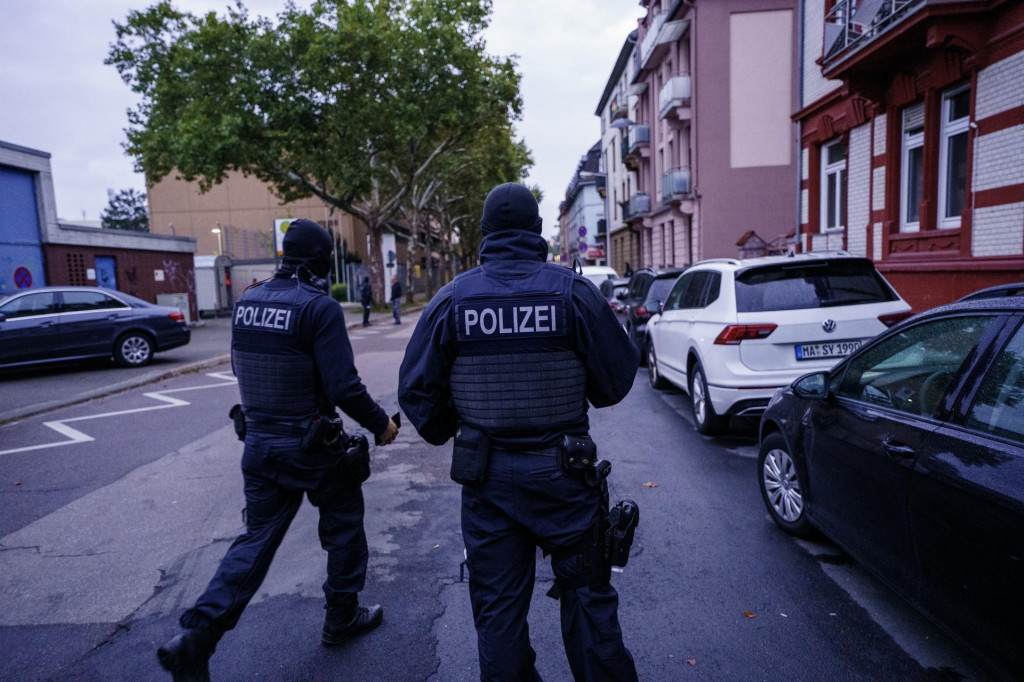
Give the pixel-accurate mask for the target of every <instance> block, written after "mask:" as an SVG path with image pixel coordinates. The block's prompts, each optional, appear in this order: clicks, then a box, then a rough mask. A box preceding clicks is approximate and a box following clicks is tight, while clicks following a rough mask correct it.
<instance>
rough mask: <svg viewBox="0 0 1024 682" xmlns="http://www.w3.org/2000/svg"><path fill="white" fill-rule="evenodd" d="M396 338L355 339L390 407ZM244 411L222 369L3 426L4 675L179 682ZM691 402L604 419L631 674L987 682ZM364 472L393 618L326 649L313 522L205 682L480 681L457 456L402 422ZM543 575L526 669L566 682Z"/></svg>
mask: <svg viewBox="0 0 1024 682" xmlns="http://www.w3.org/2000/svg"><path fill="white" fill-rule="evenodd" d="M406 320H407V322H408V323H407V324H405V325H403V326H401V327H394V326H390V325H384V324H378V325H376V326H374V327H371V328H370V329H368V330H363V329H361V328H359V329H355V330H353V331H352V332H351V337H352V344H353V347H354V349H355V350H356V355H357V366H358V367H359V369H360V373H361V375H362V376H363V379H364V381H365V382H366V384H367V386H368V388H369V389H370V391H371V393H372V394H373V395H374V396H375V397H376V398H377V399H378V401H379V402H381V404H382V405H383V406H384V407H385V409H387V410H389V412H390V411H392V410H394V409H395V407H396V404H397V403H396V399H395V385H396V377H397V370H398V364H399V363H400V361H401V358H402V355H403V352H404V347H405V344H406V342H407V340H408V337H409V335H410V334H411V331H412V327H411V323H412V322H414V321H415V317H414V316H413V317H411V318H410V317H407V318H406ZM350 322H351V320H350ZM237 395H238V394H237V386H236V384H235V383H234V381H233V379H232V377H231V375H230V372H229V371H228V367H227V365H226V364H225V365H221V366H217V367H212V368H207V369H205V370H202V371H199V372H194V373H188V374H182V375H180V376H176V377H173V378H169V379H165V380H162V381H159V382H156V383H151V384H148V385H146V386H142V387H139V388H134V389H130V390H126V391H122V392H120V393H116V394H113V395H107V396H106V397H102V398H98V399H94V400H91V401H88V402H84V403H81V404H78V405H74V406H72V407H68V408H63V409H58V410H54V411H50V412H47V413H46V414H43V415H39V416H36V417H31V418H26V419H22V420H20V421H17V422H14V423H9V424H7V425H4V426H0V651H3V652H4V655H3V656H2V657H0V679H4V680H7V679H10V680H124V679H135V680H161V679H169V676H167V675H166V674H164V673H163V672H162V671H161V670H160V668H159V666H158V665H157V663H156V658H155V649H156V647H157V646H158V645H159V644H161V643H162V642H164V641H165V640H166V639H168V638H169V637H170V636H172V635H173V634H174V633H175V632H176V631H177V625H176V619H177V616H178V614H179V613H180V612H181V610H182V609H183V608H184V607H186V606H187V605H189V604H190V603H191V602H192V600H194V599H195V597H196V596H197V595H198V594H199V593H200V592H201V590H202V588H203V587H204V586H205V584H206V582H207V581H208V580H209V578H210V577H211V576H212V574H213V571H214V569H215V567H216V565H217V563H218V562H219V560H220V557H221V556H223V553H224V551H225V550H226V549H227V545H228V544H229V543H230V541H231V539H233V537H234V536H235V535H236V534H237V533H238V532H239V531H240V530H241V528H242V522H241V516H240V510H241V507H242V504H243V500H242V486H241V475H240V472H239V470H238V460H239V456H240V454H241V445H240V444H239V443H238V441H237V440H236V439H235V436H234V433H233V432H232V430H231V427H230V425H229V424H228V422H227V420H226V410H227V407H228V406H230V405H231V404H232V403H233V402H235V401H236V400H237ZM684 399H685V396H683V395H682V394H679V393H676V392H664V393H659V392H655V391H653V390H651V389H650V388H649V386H648V385H647V378H646V372H645V371H644V370H641V371H640V372H638V374H637V380H636V383H635V385H634V388H633V390H632V392H631V393H630V395H629V396H628V397H627V398H626V400H625V401H623V403H621V404H620V405H617V406H614V407H611V408H605V409H601V410H592V411H591V420H592V423H593V435H594V437H595V439H596V440H597V442H598V445H599V448H600V452H601V454H602V455H603V456H604V457H606V458H608V459H609V460H611V461H612V462H613V467H614V469H613V473H612V477H611V498H612V500H613V502H614V501H616V500H618V499H621V498H624V497H628V498H631V499H634V500H636V501H637V502H638V503H639V505H640V508H641V524H640V527H639V529H638V534H637V541H636V544H635V546H634V552H633V555H632V557H631V559H630V562H629V565H628V566H627V567H626V569H624V571H623V572H622V573H621V574H616V575H614V576H613V583H614V584H615V586H616V588H617V589H618V590H619V593H620V597H621V607H620V619H621V622H622V627H623V632H624V636H625V640H626V644H627V646H629V647H630V649H631V650H632V652H633V655H634V657H635V658H636V662H637V667H638V670H639V671H640V677H641V679H643V680H778V679H792V680H822V679H836V680H877V679H886V680H913V681H917V680H922V681H924V680H964V679H968V680H986V679H989V673H988V672H986V671H985V669H983V668H981V667H979V664H978V663H977V662H976V661H975V659H974V658H973V657H972V656H971V655H970V654H969V653H967V652H965V651H964V650H963V649H962V648H961V647H959V646H958V645H957V644H956V643H954V642H951V641H950V640H948V639H947V638H946V637H945V636H944V635H942V634H941V633H940V632H938V631H937V630H936V629H935V628H934V627H932V626H931V625H930V624H929V623H928V622H927V621H926V620H925V619H924V618H922V617H921V616H920V615H919V614H917V613H916V612H915V611H913V610H912V609H910V608H909V607H907V606H905V605H904V604H903V602H902V601H901V600H899V598H897V597H896V596H895V595H893V594H892V593H891V592H889V591H888V590H887V589H886V588H885V587H884V586H882V585H881V584H879V583H878V582H877V581H875V580H874V579H873V578H871V577H870V576H868V575H867V574H865V572H864V571H863V570H862V569H861V568H860V567H859V566H858V565H857V564H856V563H855V562H853V561H852V560H851V559H850V558H849V557H848V556H847V555H845V554H844V553H843V552H842V551H840V550H839V549H838V548H836V547H835V546H834V545H831V544H830V543H828V542H825V541H820V542H798V541H794V540H793V539H792V538H790V537H788V536H786V535H784V534H783V533H781V532H780V531H779V530H778V529H776V528H775V527H774V525H772V524H771V522H770V520H769V519H768V517H767V514H766V512H765V510H764V507H763V505H762V503H761V500H760V497H759V494H758V491H757V483H756V471H755V470H756V461H755V453H756V443H755V440H754V431H753V429H752V427H751V425H750V424H743V423H738V424H736V425H735V426H736V430H735V433H734V434H733V435H732V436H731V437H729V438H721V439H708V438H704V437H701V436H699V435H697V434H696V433H695V431H694V430H693V428H692V426H691V425H690V422H689V414H688V411H687V410H686V409H685V400H684ZM57 443H64V444H59V445H58V444H57ZM371 454H372V458H373V464H372V468H373V475H372V476H371V478H370V480H369V481H368V482H367V483H366V484H365V485H364V492H365V496H366V502H367V514H366V530H367V536H368V542H369V547H370V565H369V571H368V576H367V586H366V590H365V591H364V593H363V596H362V598H363V600H364V601H368V602H380V603H381V604H383V605H384V609H385V620H384V624H383V625H382V627H381V628H380V630H378V631H376V632H374V633H373V634H370V635H368V636H365V637H362V638H359V639H356V640H354V641H352V642H350V643H347V644H346V645H344V646H342V647H339V648H336V649H326V648H324V647H321V646H320V644H319V629H320V626H321V623H322V618H323V605H322V602H323V599H322V593H321V588H320V585H321V583H322V581H323V572H324V565H325V555H324V553H323V551H322V550H321V549H320V548H319V543H318V541H317V539H316V513H315V510H313V509H312V508H311V507H309V506H308V505H305V506H304V507H303V509H302V510H301V511H300V513H299V515H298V517H297V518H296V520H295V522H294V524H293V526H292V529H291V531H290V532H289V534H288V536H287V537H286V539H285V541H284V544H283V545H282V547H281V549H280V550H279V552H278V555H277V557H276V559H275V562H274V565H273V566H272V568H271V570H270V574H269V575H268V577H267V580H266V581H265V582H264V584H263V586H262V587H261V589H260V591H259V593H258V594H257V596H256V598H255V599H254V600H253V603H252V604H251V605H250V607H249V609H247V611H246V612H245V614H244V615H243V617H242V620H241V622H240V623H239V626H238V628H237V629H236V630H234V631H232V632H231V633H228V634H227V636H226V637H225V638H224V640H223V641H222V642H221V644H220V646H219V647H218V650H217V654H216V656H215V657H214V659H213V661H212V665H211V671H212V673H213V678H214V679H215V680H374V681H376V680H402V681H406V680H416V681H419V680H423V681H426V682H463V681H465V682H469V681H471V680H476V679H478V676H479V672H478V668H477V664H476V646H475V645H476V639H475V633H474V630H473V624H472V617H471V612H470V606H469V598H468V591H467V585H466V583H465V582H463V581H460V564H461V561H462V551H463V550H462V542H461V536H460V531H459V512H458V509H459V488H458V486H456V485H455V484H454V483H452V482H451V481H450V480H449V479H448V466H449V450H448V448H445V447H441V448H435V447H432V446H429V445H427V444H425V443H424V442H423V441H422V440H420V439H419V437H418V436H417V435H416V434H415V432H414V431H413V430H412V429H411V428H409V427H405V428H403V429H402V432H401V433H400V435H399V438H398V440H397V441H396V443H395V444H393V445H391V446H389V447H386V448H376V449H375V450H374V451H373V452H372V453H371ZM538 562H539V564H538V581H537V588H536V591H535V595H534V601H533V607H532V610H531V618H530V631H531V636H532V639H533V642H534V647H535V648H536V649H537V652H538V663H537V666H538V669H539V670H540V672H541V674H542V675H543V676H544V679H545V680H548V681H549V682H565V681H568V680H570V679H571V677H570V675H569V672H568V667H567V664H566V662H565V656H564V653H563V652H562V644H561V637H560V634H559V631H558V605H557V603H556V602H554V601H552V600H551V599H548V598H546V597H545V596H544V593H545V592H546V591H547V589H548V587H549V586H550V581H551V574H550V568H549V566H548V562H547V561H544V560H541V559H540V557H538Z"/></svg>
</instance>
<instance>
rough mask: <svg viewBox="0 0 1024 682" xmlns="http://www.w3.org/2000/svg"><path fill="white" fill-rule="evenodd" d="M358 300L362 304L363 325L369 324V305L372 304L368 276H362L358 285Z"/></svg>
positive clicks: (371, 292)
mask: <svg viewBox="0 0 1024 682" xmlns="http://www.w3.org/2000/svg"><path fill="white" fill-rule="evenodd" d="M359 301H360V302H361V303H362V304H363V326H364V327H369V326H370V306H371V305H373V287H371V286H370V278H369V277H363V283H362V284H361V285H360V286H359Z"/></svg>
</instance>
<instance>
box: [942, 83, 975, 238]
mask: <svg viewBox="0 0 1024 682" xmlns="http://www.w3.org/2000/svg"><path fill="white" fill-rule="evenodd" d="M970 113H971V90H970V88H969V87H968V86H966V85H964V86H961V87H958V88H953V89H952V90H949V91H947V92H945V93H943V95H942V127H941V129H940V131H939V204H938V205H939V221H938V223H939V224H938V226H939V227H940V228H947V229H948V228H957V227H960V213H961V211H963V208H964V199H965V197H966V195H967V128H968V125H969V124H970V119H971V116H970Z"/></svg>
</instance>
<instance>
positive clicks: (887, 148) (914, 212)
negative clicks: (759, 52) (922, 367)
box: [794, 0, 1024, 310]
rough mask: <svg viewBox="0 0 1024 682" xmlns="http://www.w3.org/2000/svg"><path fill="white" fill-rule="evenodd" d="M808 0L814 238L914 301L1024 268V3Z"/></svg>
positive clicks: (807, 139) (806, 155) (808, 152)
mask: <svg viewBox="0 0 1024 682" xmlns="http://www.w3.org/2000/svg"><path fill="white" fill-rule="evenodd" d="M802 2H803V12H802V14H803V19H804V22H803V30H802V42H803V57H804V58H803V61H802V92H803V101H802V102H801V108H800V110H799V111H798V112H797V113H796V115H795V116H794V119H795V120H796V121H797V122H798V124H799V128H800V146H801V176H800V177H801V190H800V229H799V233H800V234H799V243H800V246H801V248H803V249H807V250H817V249H823V248H842V249H846V250H847V251H850V252H851V253H854V254H856V255H862V256H867V257H870V258H872V259H873V260H874V262H875V264H876V267H877V268H878V269H879V270H880V271H881V272H882V273H883V274H884V275H885V276H886V278H887V279H888V280H889V282H890V283H892V284H893V286H895V287H896V289H897V291H899V292H900V294H901V295H902V296H903V297H904V298H905V299H906V300H907V301H908V302H909V303H910V304H911V305H912V306H913V307H914V309H915V310H924V309H927V308H930V307H933V306H936V305H940V304H943V303H947V302H949V301H951V300H955V299H956V298H958V297H960V296H962V295H964V294H967V293H969V292H971V291H974V290H976V289H979V288H982V287H985V286H990V285H993V284H998V283H1002V282H1009V281H1019V280H1020V279H1022V278H1024V163H1022V162H1021V154H1022V152H1024V3H1022V2H1020V1H1019V0H1005V1H1002V0H973V1H960V2H949V1H943V0H860V2H855V1H852V0H838V1H837V0H802Z"/></svg>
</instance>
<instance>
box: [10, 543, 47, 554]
mask: <svg viewBox="0 0 1024 682" xmlns="http://www.w3.org/2000/svg"><path fill="white" fill-rule="evenodd" d="M26 549H28V550H32V551H33V552H35V553H36V554H42V551H43V550H42V547H41V546H40V545H24V546H19V545H14V546H11V547H7V546H5V545H0V552H15V551H21V550H26Z"/></svg>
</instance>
